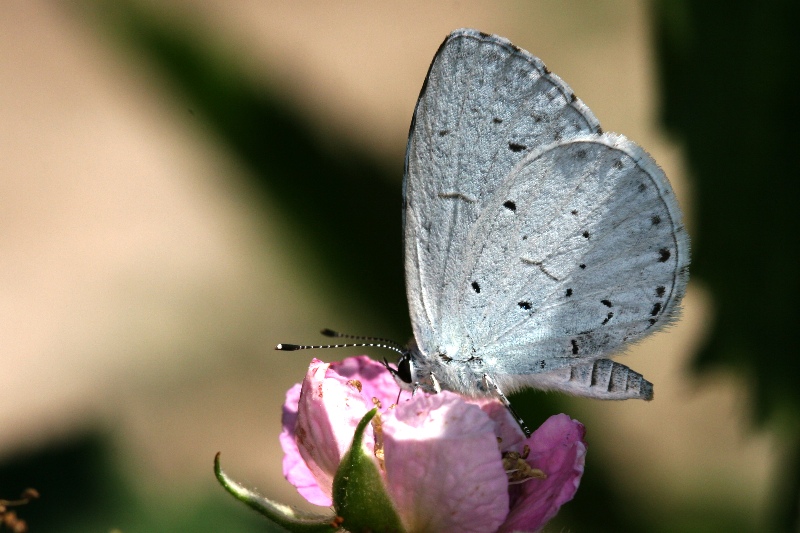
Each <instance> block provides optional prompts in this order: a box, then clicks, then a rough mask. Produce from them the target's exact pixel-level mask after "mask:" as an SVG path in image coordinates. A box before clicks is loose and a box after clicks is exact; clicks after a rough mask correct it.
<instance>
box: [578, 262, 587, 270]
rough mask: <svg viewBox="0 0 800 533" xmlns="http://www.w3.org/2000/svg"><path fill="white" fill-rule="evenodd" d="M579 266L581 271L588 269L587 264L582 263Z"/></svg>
mask: <svg viewBox="0 0 800 533" xmlns="http://www.w3.org/2000/svg"><path fill="white" fill-rule="evenodd" d="M578 266H579V267H580V268H581V270H585V269H586V263H581V264H580V265H578Z"/></svg>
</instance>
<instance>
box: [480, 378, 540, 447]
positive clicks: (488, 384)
mask: <svg viewBox="0 0 800 533" xmlns="http://www.w3.org/2000/svg"><path fill="white" fill-rule="evenodd" d="M483 385H484V387H485V388H486V389H487V390H491V391H494V395H495V396H496V397H497V399H498V400H500V402H501V403H502V404H503V405H505V406H506V409H508V412H509V413H511V416H513V417H514V420H516V421H517V424H519V427H520V428H521V429H522V431H523V432H524V433H525V436H526V437H530V436H531V430H530V429H528V426H527V425H526V424H525V421H524V420H523V419H522V417H521V416H519V415H518V414H517V412H516V411H514V408H513V407H511V402H509V401H508V398H506V395H505V394H503V391H501V390H500V387H498V386H497V383H495V382H494V380H493V379H492V378H491V377H489V374H484V375H483Z"/></svg>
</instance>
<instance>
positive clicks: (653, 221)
mask: <svg viewBox="0 0 800 533" xmlns="http://www.w3.org/2000/svg"><path fill="white" fill-rule="evenodd" d="M650 223H651V224H652V225H654V226H658V225H659V224H661V217H660V216H658V215H654V216H652V217H651V218H650Z"/></svg>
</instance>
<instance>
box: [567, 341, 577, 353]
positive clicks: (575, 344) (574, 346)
mask: <svg viewBox="0 0 800 533" xmlns="http://www.w3.org/2000/svg"><path fill="white" fill-rule="evenodd" d="M569 342H570V343H571V344H572V355H578V341H576V340H575V339H572V340H571V341H569Z"/></svg>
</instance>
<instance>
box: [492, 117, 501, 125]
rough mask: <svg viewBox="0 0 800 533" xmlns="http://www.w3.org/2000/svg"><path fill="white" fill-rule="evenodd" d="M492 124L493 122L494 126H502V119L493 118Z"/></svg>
mask: <svg viewBox="0 0 800 533" xmlns="http://www.w3.org/2000/svg"><path fill="white" fill-rule="evenodd" d="M492 122H494V123H495V124H502V123H503V119H502V118H499V117H494V118H493V119H492Z"/></svg>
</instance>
